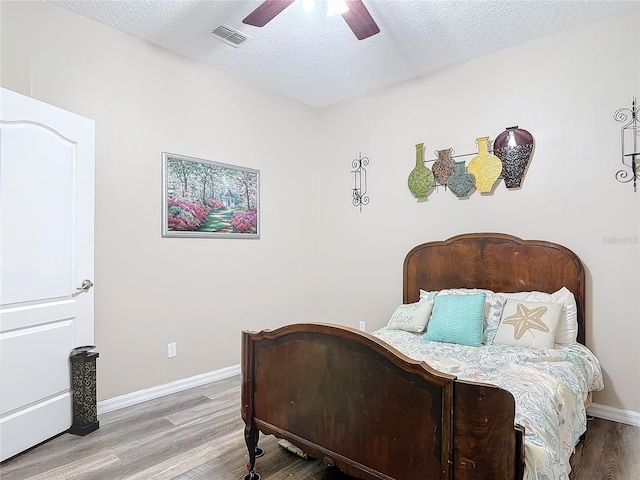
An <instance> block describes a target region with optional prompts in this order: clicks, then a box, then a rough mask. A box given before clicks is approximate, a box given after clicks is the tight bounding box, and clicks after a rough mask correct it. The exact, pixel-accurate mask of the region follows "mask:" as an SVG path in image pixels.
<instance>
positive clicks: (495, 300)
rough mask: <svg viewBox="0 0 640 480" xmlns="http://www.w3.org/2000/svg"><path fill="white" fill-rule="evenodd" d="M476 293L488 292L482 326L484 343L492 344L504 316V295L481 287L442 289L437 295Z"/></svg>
mask: <svg viewBox="0 0 640 480" xmlns="http://www.w3.org/2000/svg"><path fill="white" fill-rule="evenodd" d="M474 293H484V294H486V298H485V302H484V323H483V328H482V344H483V345H491V344H492V343H493V338H494V337H495V336H496V331H497V330H498V325H500V319H501V318H502V309H503V308H504V304H505V303H506V301H507V299H506V298H504V297H503V296H502V295H499V294H497V293H494V292H492V291H491V290H484V289H480V288H451V289H447V290H440V291H439V292H437V294H436V296H437V295H471V294H474Z"/></svg>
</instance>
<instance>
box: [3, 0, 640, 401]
mask: <svg viewBox="0 0 640 480" xmlns="http://www.w3.org/2000/svg"><path fill="white" fill-rule="evenodd" d="M633 13H634V14H633V15H630V14H629V13H626V14H624V15H619V16H616V17H612V18H610V19H605V20H602V21H599V22H594V23H591V24H586V25H583V26H580V27H577V28H574V29H571V30H568V31H565V32H563V33H560V34H557V35H554V36H550V37H547V38H544V39H540V40H536V41H533V42H529V43H527V44H524V45H521V46H518V47H514V48H511V49H509V50H505V51H503V52H499V53H496V54H493V55H490V56H487V57H484V58H482V59H479V60H476V61H473V62H469V63H466V64H464V65H461V66H458V67H455V68H450V69H447V70H445V71H441V72H439V73H437V74H434V75H430V76H428V77H424V78H421V79H416V80H413V81H410V82H407V83H405V84H402V85H399V86H396V87H392V88H388V89H384V90H381V91H379V92H376V93H373V94H370V95H366V96H363V97H361V98H358V99H355V100H352V101H349V102H344V103H342V104H339V105H336V106H334V107H331V108H327V109H324V110H313V109H310V108H308V107H305V106H302V105H300V104H297V103H295V102H293V101H290V100H288V99H286V98H284V97H282V96H279V95H276V94H273V93H269V92H266V91H262V90H259V89H257V88H254V87H253V86H251V85H248V84H246V83H244V82H242V81H239V80H237V79H234V78H233V77H231V76H229V75H226V74H224V73H221V72H219V71H216V70H213V69H210V68H207V67H204V66H201V65H197V64H194V63H193V62H190V61H188V60H186V59H183V58H181V57H178V56H175V55H173V54H171V53H168V52H166V51H164V50H161V49H158V48H156V47H153V46H151V45H149V44H147V43H144V42H140V41H138V40H136V39H133V38H131V37H128V36H126V35H123V34H121V33H119V32H116V31H114V30H111V29H109V28H106V27H104V26H101V25H99V24H96V23H94V22H91V21H89V20H86V19H83V18H81V17H77V16H75V15H73V14H71V13H68V12H66V11H65V10H62V9H60V8H57V7H54V6H51V5H47V4H42V3H13V2H5V1H3V2H2V11H1V14H2V77H1V81H2V86H4V87H7V88H11V89H13V90H16V91H19V92H21V93H25V94H27V95H31V96H33V97H35V98H39V99H41V100H44V101H46V102H49V103H52V104H54V105H58V106H61V107H63V108H66V109H68V110H71V111H74V112H77V113H79V114H82V115H85V116H87V117H90V118H93V119H95V120H96V138H97V145H96V152H97V158H96V291H95V292H96V343H97V345H98V347H99V351H100V354H101V356H100V360H99V362H100V363H99V397H100V399H107V398H112V397H114V396H117V395H121V394H124V393H128V392H131V391H135V390H140V389H143V388H147V387H151V386H154V385H158V384H162V383H166V382H170V381H173V380H177V379H180V378H184V377H189V376H192V375H196V374H198V373H204V372H208V371H211V370H216V369H219V368H223V367H226V366H230V365H235V364H237V363H238V362H239V358H240V342H239V339H240V330H241V329H242V328H268V327H274V326H277V325H281V324H285V323H289V322H293V321H299V320H302V319H304V320H321V321H334V322H341V323H345V324H349V325H353V326H355V325H357V324H358V321H360V320H365V321H366V322H367V329H368V330H369V331H370V330H373V329H375V328H377V327H379V326H381V325H383V324H384V323H385V322H386V321H387V319H388V316H389V315H390V314H391V312H392V310H393V308H394V307H395V306H396V305H397V304H398V303H399V302H400V300H401V288H402V284H401V272H402V261H403V259H404V255H405V254H406V252H407V251H408V250H409V249H410V248H412V247H413V246H415V245H417V244H418V243H421V242H424V241H428V240H435V239H443V238H447V237H449V236H452V235H456V234H459V233H465V232H473V231H499V232H507V233H512V234H515V235H518V236H521V237H523V238H538V239H545V240H551V241H556V242H559V243H562V244H564V245H566V246H568V247H569V248H571V249H573V250H574V251H575V252H576V253H578V254H579V255H580V256H581V257H582V258H583V260H584V262H585V265H586V267H587V271H588V283H587V293H588V295H589V303H588V306H587V307H588V308H587V317H588V321H589V322H590V325H589V331H588V333H587V341H588V345H589V346H590V347H591V348H592V349H593V350H594V351H595V352H596V353H597V354H598V356H599V358H600V359H601V361H602V365H603V369H604V371H605V380H606V382H607V388H606V390H605V391H604V392H602V393H600V394H598V395H597V396H596V401H597V402H599V403H602V404H605V405H609V406H612V407H616V408H621V409H626V410H632V411H635V412H640V354H639V353H638V352H639V350H640V348H639V347H640V303H639V300H638V292H639V291H640V278H639V277H640V269H639V263H640V258H639V251H638V229H639V215H640V214H639V199H640V193H638V194H634V193H633V191H632V188H631V187H630V186H629V185H623V184H620V183H618V182H616V181H615V180H614V178H613V176H614V174H615V172H616V171H617V170H618V169H619V163H618V161H619V160H618V152H619V144H618V138H619V124H617V123H616V122H614V121H613V119H612V115H613V112H614V111H615V110H616V109H617V108H619V107H622V106H627V105H628V104H629V103H630V101H631V97H632V96H633V95H637V94H638V89H639V87H640V73H639V72H640V65H639V57H640V53H639V47H638V45H639V42H638V33H637V32H638V30H639V29H638V12H637V9H636V10H634V11H633ZM221 111H224V112H225V113H226V115H225V116H224V121H222V120H221V118H223V117H222V116H220V115H219V114H218V113H219V112H221ZM516 124H517V125H520V126H521V127H523V128H527V129H528V130H530V131H531V132H532V133H533V134H534V136H535V138H536V142H537V145H536V152H535V156H534V158H533V161H532V164H531V167H530V169H529V172H528V174H527V177H526V179H525V182H524V187H523V188H522V189H521V190H517V191H507V190H506V189H505V188H504V186H503V185H499V186H498V188H497V189H496V191H495V193H494V194H493V195H489V196H483V195H480V194H478V193H475V194H474V195H473V196H472V197H471V198H470V199H468V200H458V199H456V198H455V197H454V196H453V195H452V194H451V193H450V192H448V191H444V190H440V191H439V192H434V193H433V194H432V195H431V196H430V197H429V199H428V200H427V201H419V202H418V201H416V200H415V199H413V197H411V195H410V193H409V191H408V189H407V188H406V179H407V175H408V174H409V172H410V170H411V169H412V168H413V164H414V159H415V153H414V152H415V147H414V145H415V144H416V143H420V142H424V143H425V149H426V150H427V151H428V152H431V151H433V150H436V149H440V148H447V147H453V148H455V150H456V152H457V153H467V152H471V151H473V149H474V148H475V142H474V140H475V138H476V137H480V136H483V135H490V136H492V137H495V136H496V135H497V134H498V133H500V132H501V131H502V130H503V129H504V128H505V127H507V126H510V125H516ZM328 139H329V140H328ZM162 151H169V152H173V153H181V154H186V155H192V156H196V157H202V158H208V159H211V160H217V161H223V162H228V163H235V164H240V165H244V166H247V167H252V168H258V169H260V171H261V204H262V210H261V211H262V238H261V239H260V240H257V241H247V240H208V239H162V238H161V237H160V205H161V196H160V185H161V181H160V175H161V171H160V153H161V152H162ZM358 152H362V154H363V155H367V156H369V158H370V159H371V163H370V165H369V169H368V171H369V194H370V197H371V203H370V204H369V205H367V206H365V207H363V209H362V213H359V212H358V209H356V208H354V207H352V206H351V199H350V188H351V187H352V185H351V183H352V177H351V174H350V170H351V160H352V159H354V158H356V157H357V156H358ZM614 237H615V238H617V239H620V240H621V241H624V242H625V243H611V242H610V241H609V239H612V238H614ZM301 312H307V313H304V314H303V313H301ZM170 341H176V342H177V343H178V356H177V357H176V358H175V359H171V360H168V359H167V358H166V344H167V343H168V342H170Z"/></svg>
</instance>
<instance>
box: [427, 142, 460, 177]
mask: <svg viewBox="0 0 640 480" xmlns="http://www.w3.org/2000/svg"><path fill="white" fill-rule="evenodd" d="M452 150H453V149H452V148H447V149H445V150H438V159H437V160H436V161H435V162H434V164H433V167H431V170H432V171H433V176H434V177H435V179H436V182H438V183H439V184H440V185H446V184H447V180H449V177H451V175H453V172H455V171H456V164H455V162H454V161H453V158H451V151H452Z"/></svg>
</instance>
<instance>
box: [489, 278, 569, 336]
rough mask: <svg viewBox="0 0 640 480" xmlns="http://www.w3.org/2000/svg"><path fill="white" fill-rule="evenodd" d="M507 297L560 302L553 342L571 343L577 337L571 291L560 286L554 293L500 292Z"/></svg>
mask: <svg viewBox="0 0 640 480" xmlns="http://www.w3.org/2000/svg"><path fill="white" fill-rule="evenodd" d="M500 295H502V296H504V297H506V298H507V299H509V298H512V299H516V300H530V301H533V302H553V303H560V304H562V315H561V316H560V323H559V325H558V331H557V332H556V338H555V343H557V344H560V345H573V344H574V343H576V339H577V338H578V306H577V305H576V298H575V297H574V296H573V293H571V291H570V290H569V289H568V288H567V287H562V288H561V289H560V290H558V291H557V292H554V293H545V292H516V293H500Z"/></svg>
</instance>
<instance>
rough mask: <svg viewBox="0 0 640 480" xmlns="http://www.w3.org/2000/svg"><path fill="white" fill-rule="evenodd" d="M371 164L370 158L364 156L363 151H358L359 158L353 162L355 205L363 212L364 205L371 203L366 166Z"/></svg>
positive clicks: (353, 201)
mask: <svg viewBox="0 0 640 480" xmlns="http://www.w3.org/2000/svg"><path fill="white" fill-rule="evenodd" d="M367 165H369V158H368V157H363V156H362V153H358V158H356V159H355V160H353V162H351V168H353V170H352V171H351V173H353V188H352V189H351V191H352V193H353V200H352V203H353V206H354V207H358V208H359V209H360V211H361V212H362V206H363V205H367V204H368V203H369V197H368V196H367V170H366V169H365V168H364V167H366V166H367Z"/></svg>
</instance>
